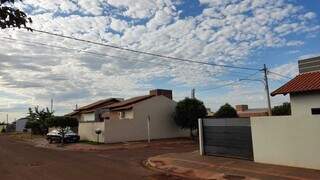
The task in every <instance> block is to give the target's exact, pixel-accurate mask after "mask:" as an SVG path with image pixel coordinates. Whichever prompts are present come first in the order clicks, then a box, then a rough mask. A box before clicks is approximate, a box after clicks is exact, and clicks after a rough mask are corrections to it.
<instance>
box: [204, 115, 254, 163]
mask: <svg viewBox="0 0 320 180" xmlns="http://www.w3.org/2000/svg"><path fill="white" fill-rule="evenodd" d="M202 123H203V128H202V129H203V151H204V153H205V154H207V155H216V156H226V157H236V158H244V159H249V160H253V149H252V136H251V126H250V119H249V118H226V119H204V120H203V122H202Z"/></svg>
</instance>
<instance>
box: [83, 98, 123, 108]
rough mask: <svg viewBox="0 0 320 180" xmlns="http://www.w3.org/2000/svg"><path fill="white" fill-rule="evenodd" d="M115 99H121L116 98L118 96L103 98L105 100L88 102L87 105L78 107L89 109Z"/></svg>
mask: <svg viewBox="0 0 320 180" xmlns="http://www.w3.org/2000/svg"><path fill="white" fill-rule="evenodd" d="M114 100H117V101H119V99H116V98H108V99H103V100H99V101H96V102H94V103H91V104H88V105H86V106H82V107H80V108H78V109H77V110H78V111H82V110H88V109H91V108H94V107H96V106H99V105H101V104H104V103H107V102H110V101H114Z"/></svg>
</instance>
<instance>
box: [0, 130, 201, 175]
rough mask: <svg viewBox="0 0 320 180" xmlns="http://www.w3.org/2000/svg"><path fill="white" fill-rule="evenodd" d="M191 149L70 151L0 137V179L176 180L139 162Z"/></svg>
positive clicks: (174, 146)
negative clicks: (40, 146) (155, 156)
mask: <svg viewBox="0 0 320 180" xmlns="http://www.w3.org/2000/svg"><path fill="white" fill-rule="evenodd" d="M194 149H195V146H194V145H190V144H189V145H188V144H186V145H177V144H165V145H163V146H162V145H161V146H159V145H157V146H150V147H144V148H136V149H130V150H128V149H117V150H108V151H101V152H72V151H59V150H52V149H45V148H36V147H33V146H31V145H29V144H26V143H23V142H19V141H16V140H13V139H11V138H9V137H7V136H0V179H1V180H21V179H23V180H57V179H58V180H72V179H77V180H82V179H86V180H88V179H95V180H99V179H131V180H132V179H179V178H178V177H173V176H167V175H165V174H161V173H158V172H154V171H151V170H149V169H146V168H144V167H143V166H142V161H143V160H145V159H147V158H148V157H149V156H154V155H158V154H163V153H169V152H187V151H192V150H194Z"/></svg>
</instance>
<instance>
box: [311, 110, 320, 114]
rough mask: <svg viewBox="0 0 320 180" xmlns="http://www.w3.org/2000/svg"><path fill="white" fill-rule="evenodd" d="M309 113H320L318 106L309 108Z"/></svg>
mask: <svg viewBox="0 0 320 180" xmlns="http://www.w3.org/2000/svg"><path fill="white" fill-rule="evenodd" d="M311 114H314V115H320V108H311Z"/></svg>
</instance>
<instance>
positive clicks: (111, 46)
mask: <svg viewBox="0 0 320 180" xmlns="http://www.w3.org/2000/svg"><path fill="white" fill-rule="evenodd" d="M31 30H32V31H34V32H38V33H43V34H48V35H52V36H57V37H62V38H67V39H71V40H75V41H80V42H85V43H90V44H95V45H99V46H105V47H109V48H113V49H118V50H122V51H127V52H133V53H137V54H144V55H149V56H154V57H160V58H163V59H171V60H175V61H181V62H188V63H197V64H203V65H210V66H219V67H225V68H234V69H245V70H253V71H256V70H260V69H258V68H252V67H240V66H233V65H223V64H216V63H208V62H201V61H195V60H191V59H183V58H177V57H172V56H165V55H161V54H156V53H151V52H146V51H140V50H134V49H129V48H124V47H120V46H115V45H110V44H105V43H100V42H94V41H90V40H85V39H80V38H75V37H72V36H66V35H61V34H57V33H52V32H48V31H43V30H38V29H33V28H32V29H31Z"/></svg>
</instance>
